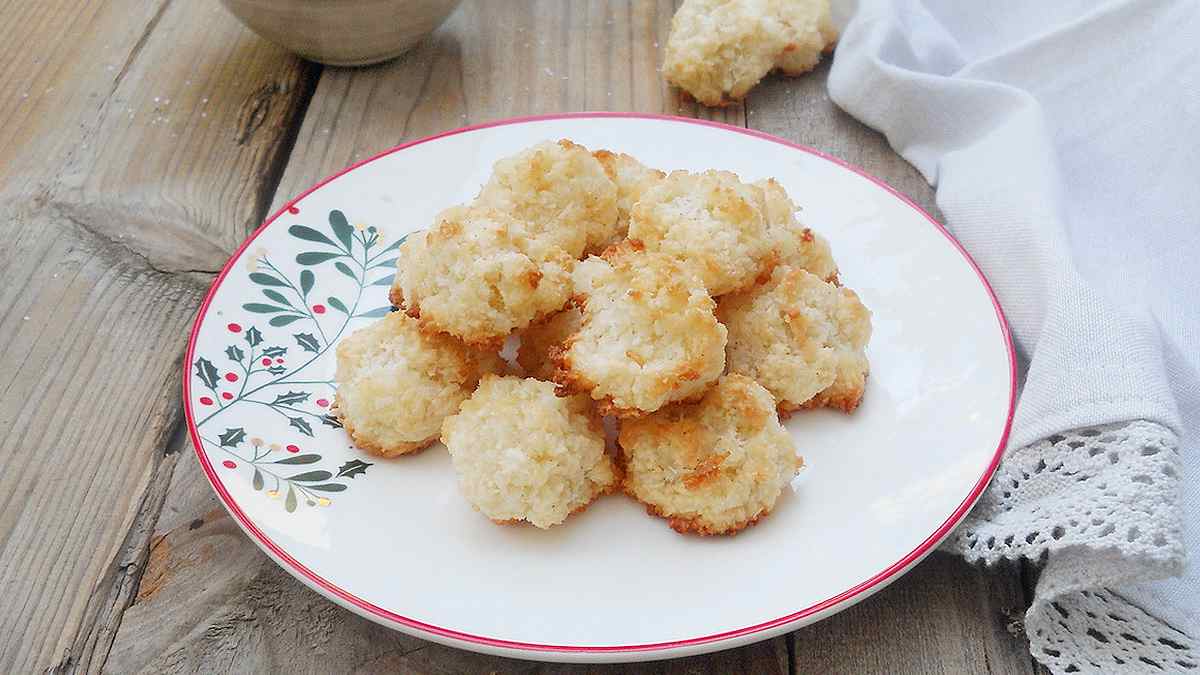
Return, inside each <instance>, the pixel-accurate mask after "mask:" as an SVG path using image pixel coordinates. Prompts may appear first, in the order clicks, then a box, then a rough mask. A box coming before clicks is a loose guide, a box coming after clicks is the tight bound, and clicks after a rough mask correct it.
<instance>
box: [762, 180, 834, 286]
mask: <svg viewBox="0 0 1200 675" xmlns="http://www.w3.org/2000/svg"><path fill="white" fill-rule="evenodd" d="M754 187H756V188H758V189H759V190H761V191H762V198H763V201H762V210H763V214H764V215H765V216H766V219H767V225H768V226H769V227H770V228H771V231H772V233H773V234H772V237H773V238H774V240H775V252H776V254H777V255H778V257H779V264H781V265H791V266H792V267H799V268H800V269H804V270H808V271H809V272H812V273H813V274H815V275H817V276H818V277H821V278H822V279H824V280H825V281H828V282H830V283H832V284H835V285H836V284H837V283H838V268H837V263H836V262H834V260H833V252H832V250H830V248H829V242H828V241H826V240H825V238H824V237H822V236H821V235H819V234H817V233H816V232H813V231H812V230H811V229H809V228H807V227H805V226H804V224H803V223H801V222H800V221H799V220H798V219H797V218H796V211H797V209H796V204H795V203H794V202H792V200H791V198H790V197H788V194H787V191H786V190H784V189H783V186H782V185H780V184H779V183H778V182H777V181H776V180H775V179H774V178H768V179H766V180H760V181H758V182H757V183H755V184H754Z"/></svg>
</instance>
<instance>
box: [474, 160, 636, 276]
mask: <svg viewBox="0 0 1200 675" xmlns="http://www.w3.org/2000/svg"><path fill="white" fill-rule="evenodd" d="M476 203H477V204H479V205H481V206H490V207H493V208H496V209H499V210H501V211H504V212H505V213H508V214H509V215H511V216H513V217H514V218H516V219H517V220H521V221H524V222H525V223H526V224H527V227H528V229H529V232H530V234H532V235H534V236H535V237H536V238H538V239H541V240H543V241H545V242H548V243H551V244H554V245H556V246H558V247H559V248H561V249H563V250H564V251H566V252H567V253H568V254H570V256H571V257H573V258H579V257H580V256H582V255H583V253H584V251H585V250H587V249H594V250H599V249H600V248H602V247H603V246H604V245H606V244H607V243H608V242H609V241H611V240H612V239H613V238H614V237H615V236H616V233H617V186H616V185H615V184H614V183H613V181H612V180H611V179H610V178H609V177H608V174H607V173H606V172H605V171H604V167H603V166H602V165H601V164H600V161H599V160H597V159H596V158H595V157H593V156H592V154H591V153H590V152H588V150H587V148H585V147H583V146H582V145H577V144H575V143H572V142H571V141H569V140H566V139H563V140H561V141H558V142H557V143H552V142H550V141H545V142H542V143H539V144H537V145H535V146H533V147H531V148H529V149H527V150H524V151H522V152H520V153H518V154H516V155H514V156H512V157H507V158H505V159H501V160H500V161H498V162H496V164H495V166H494V167H493V169H492V177H491V178H490V179H489V180H488V182H487V184H486V185H484V186H483V190H482V191H480V193H479V196H478V197H477V198H476Z"/></svg>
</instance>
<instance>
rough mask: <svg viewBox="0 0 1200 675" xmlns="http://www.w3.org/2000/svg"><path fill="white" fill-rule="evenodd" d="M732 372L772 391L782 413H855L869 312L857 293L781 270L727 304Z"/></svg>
mask: <svg viewBox="0 0 1200 675" xmlns="http://www.w3.org/2000/svg"><path fill="white" fill-rule="evenodd" d="M717 315H718V316H719V317H720V318H721V321H722V323H724V324H725V326H727V327H728V329H729V348H728V350H727V352H728V353H727V358H728V361H729V371H730V372H733V373H742V374H744V375H747V376H749V377H752V378H754V379H755V380H757V381H758V382H759V383H760V384H762V385H763V386H764V387H766V388H767V389H769V390H770V391H771V393H772V394H773V395H774V396H775V400H776V401H777V402H778V408H779V410H780V412H789V411H792V410H796V409H799V408H807V407H817V406H826V407H830V408H838V409H840V410H843V411H845V412H851V411H853V410H854V409H855V408H856V407H857V406H858V403H859V401H861V400H862V396H863V390H864V389H865V387H866V380H867V373H868V371H869V370H870V367H869V364H868V363H867V355H866V346H867V341H868V340H869V339H870V338H871V312H870V311H868V310H867V308H866V307H864V306H863V304H862V302H860V301H859V299H858V296H857V295H855V293H854V291H852V290H850V289H848V288H843V287H839V286H835V285H833V284H831V283H828V282H826V281H823V280H822V279H820V278H819V277H817V276H816V275H814V274H812V273H810V272H808V271H806V270H802V269H799V268H795V267H790V266H787V265H781V266H779V267H777V268H775V271H774V272H773V273H772V275H771V278H770V280H769V281H768V282H767V283H766V284H763V285H761V286H757V287H755V288H753V289H751V290H750V291H747V292H745V293H738V294H734V295H728V296H725V297H723V298H721V302H720V305H719V306H718V308H717Z"/></svg>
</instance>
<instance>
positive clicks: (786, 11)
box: [770, 0, 838, 76]
mask: <svg viewBox="0 0 1200 675" xmlns="http://www.w3.org/2000/svg"><path fill="white" fill-rule="evenodd" d="M770 4H771V6H772V9H773V13H774V15H775V16H777V17H778V18H779V22H780V23H781V24H782V25H783V35H784V40H785V44H784V45H783V51H781V52H780V53H779V56H777V57H776V58H775V67H777V68H779V69H780V70H781V71H783V73H784V74H785V75H792V76H795V75H803V74H804V73H807V72H808V71H810V70H812V69H813V68H815V67H816V66H817V64H818V63H819V62H820V61H821V54H823V53H828V52H831V51H833V43H834V42H836V41H837V38H838V34H837V28H836V27H835V26H834V25H833V16H832V14H831V13H830V11H829V0H771V3H770Z"/></svg>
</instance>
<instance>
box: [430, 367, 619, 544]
mask: <svg viewBox="0 0 1200 675" xmlns="http://www.w3.org/2000/svg"><path fill="white" fill-rule="evenodd" d="M442 442H443V443H445V444H446V448H447V449H449V451H450V459H451V461H452V463H453V464H454V470H455V472H457V473H458V484H459V488H460V489H461V490H462V493H463V495H465V496H466V498H467V500H468V501H469V502H471V504H472V505H473V506H474V507H475V508H476V509H477V510H479V511H480V512H481V513H483V515H485V516H487V517H488V518H491V519H492V520H493V521H496V522H499V523H508V522H513V521H528V522H530V523H532V524H533V525H536V526H537V527H540V528H543V529H545V528H548V527H550V526H552V525H557V524H559V523H561V522H563V521H564V520H566V518H567V516H569V515H571V514H572V513H574V512H576V511H580V510H583V509H584V508H585V507H586V506H587V505H588V504H590V503H591V502H592V500H594V499H595V498H596V497H598V496H599V495H601V494H603V493H605V492H608V491H609V490H611V489H612V488H614V487H615V486H616V485H617V484H618V482H619V477H618V473H617V470H616V467H615V466H614V465H613V462H612V459H611V458H610V457H609V456H608V454H606V453H605V452H604V430H603V428H602V426H601V422H600V418H599V417H597V416H596V415H595V413H594V412H593V411H592V407H591V402H590V401H589V400H588V399H587V397H585V396H570V397H559V396H557V395H556V394H555V391H554V385H553V384H551V383H549V382H541V381H538V380H534V379H521V378H517V377H497V376H494V375H489V376H487V377H485V378H484V379H483V381H482V382H480V384H479V389H477V390H476V391H475V393H474V394H473V395H472V396H471V397H470V398H469V399H468V400H467V401H466V402H464V403H463V404H462V409H461V411H460V412H459V413H458V414H457V415H454V416H453V417H450V418H447V419H446V422H445V424H444V425H443V427H442Z"/></svg>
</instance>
